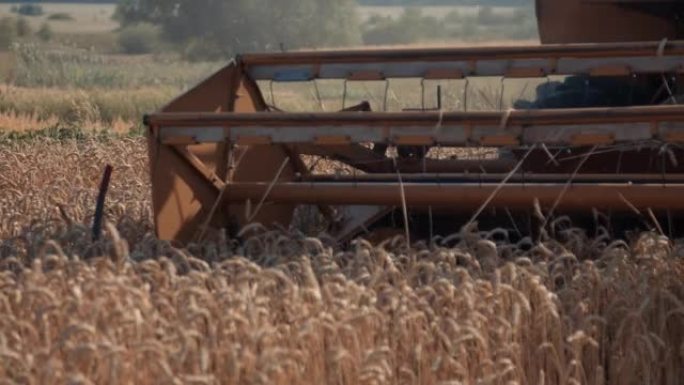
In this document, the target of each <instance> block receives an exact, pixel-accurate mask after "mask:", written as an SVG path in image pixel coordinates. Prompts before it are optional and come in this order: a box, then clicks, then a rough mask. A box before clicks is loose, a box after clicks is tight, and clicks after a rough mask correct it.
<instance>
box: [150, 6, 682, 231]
mask: <svg viewBox="0 0 684 385" xmlns="http://www.w3.org/2000/svg"><path fill="white" fill-rule="evenodd" d="M537 14H538V21H539V27H540V33H541V39H542V43H543V44H542V45H540V46H525V47H496V48H493V47H492V48H465V49H396V50H355V51H314V52H288V53H265V54H250V55H243V56H239V57H237V58H236V59H235V60H234V61H233V62H232V63H230V64H229V65H228V66H227V67H225V68H224V69H222V70H220V71H219V72H218V73H216V74H215V75H213V76H211V77H210V78H209V79H207V80H206V81H204V82H203V83H201V84H199V85H198V86H197V87H195V88H194V89H192V90H190V91H189V92H187V93H186V94H184V95H182V96H180V97H179V98H177V99H176V100H174V101H173V102H171V103H170V104H169V105H168V106H166V107H165V108H163V109H162V110H161V111H160V112H158V113H154V114H150V115H148V116H146V118H145V124H146V125H147V127H148V129H149V131H148V133H149V153H150V154H149V155H150V167H151V177H152V188H153V202H154V214H155V221H156V228H157V233H158V235H159V237H160V238H162V239H168V240H174V241H178V242H181V243H183V242H189V241H196V240H199V239H200V238H202V237H203V236H204V234H207V231H208V230H209V229H212V228H213V229H220V228H228V229H231V230H235V229H239V228H240V227H241V226H244V225H246V224H248V223H252V222H260V223H263V224H265V225H273V224H280V225H282V226H285V227H287V226H288V225H290V224H291V222H292V221H293V218H294V217H296V215H295V210H296V209H297V208H298V207H314V208H317V209H318V210H319V211H320V214H321V216H322V217H323V218H325V219H326V223H327V224H328V226H329V228H328V231H329V233H330V234H332V235H334V236H335V237H337V238H338V239H339V240H345V239H350V238H351V237H353V236H356V235H358V234H362V233H364V232H368V231H373V229H377V228H385V227H391V226H396V227H397V228H399V229H401V231H402V232H403V231H404V229H406V230H407V231H410V232H411V233H412V235H413V236H415V237H419V236H420V237H422V236H431V235H433V234H435V233H445V232H453V231H456V230H458V229H459V227H460V226H462V225H463V224H465V223H469V222H473V221H479V222H480V224H481V225H487V224H491V225H496V226H503V227H507V228H510V229H511V230H512V231H513V233H518V234H525V233H528V232H530V231H531V232H534V231H535V227H536V228H539V227H542V226H544V225H546V224H547V223H546V221H549V220H550V218H557V217H558V216H560V215H565V214H568V215H569V216H570V217H572V218H574V219H575V220H577V221H579V223H584V222H586V223H588V226H591V223H594V224H595V223H596V222H597V221H598V222H600V223H601V224H603V225H605V226H607V227H608V226H613V228H616V229H623V230H626V229H627V227H629V226H631V224H632V223H633V222H639V223H643V222H648V223H649V226H654V227H658V228H659V229H660V230H661V231H663V232H665V233H668V232H676V231H677V228H678V226H677V223H678V221H681V219H682V218H683V217H684V216H683V215H682V213H683V212H684V159H683V158H682V155H684V151H683V150H682V144H684V106H681V105H677V99H678V98H677V96H678V93H681V92H682V90H684V83H683V82H682V75H683V74H684V41H678V40H677V39H679V38H681V37H682V34H683V33H684V25H683V24H682V23H681V21H680V20H681V16H683V15H684V1H673V0H671V1H658V0H652V1H646V0H641V1H640V0H622V1H619V0H563V1H557V0H538V1H537ZM540 212H541V213H540ZM540 214H541V215H540ZM535 218H537V219H535ZM542 218H547V219H542ZM627 218H631V219H633V218H636V221H633V220H631V219H630V220H629V221H626V220H627ZM540 221H541V222H542V223H539V222H540ZM590 222H591V223H590ZM616 231H619V230H616Z"/></svg>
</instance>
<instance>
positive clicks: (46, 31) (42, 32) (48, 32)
mask: <svg viewBox="0 0 684 385" xmlns="http://www.w3.org/2000/svg"><path fill="white" fill-rule="evenodd" d="M36 36H38V38H39V39H40V40H42V41H50V40H52V37H53V36H54V32H53V31H52V27H50V24H49V23H47V22H45V23H43V24H41V26H40V29H39V30H38V32H36Z"/></svg>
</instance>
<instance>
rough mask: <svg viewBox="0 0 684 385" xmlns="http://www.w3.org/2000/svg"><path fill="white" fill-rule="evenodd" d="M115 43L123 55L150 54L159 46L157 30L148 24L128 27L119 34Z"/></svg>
mask: <svg viewBox="0 0 684 385" xmlns="http://www.w3.org/2000/svg"><path fill="white" fill-rule="evenodd" d="M117 41H118V44H119V47H120V48H121V51H122V52H123V53H126V54H131V55H138V54H145V53H150V52H152V51H153V50H154V49H155V47H156V46H157V45H158V44H159V29H158V28H157V27H156V26H154V25H152V24H150V23H138V24H134V25H129V26H126V27H124V28H123V29H122V30H121V31H120V32H119V36H118V39H117Z"/></svg>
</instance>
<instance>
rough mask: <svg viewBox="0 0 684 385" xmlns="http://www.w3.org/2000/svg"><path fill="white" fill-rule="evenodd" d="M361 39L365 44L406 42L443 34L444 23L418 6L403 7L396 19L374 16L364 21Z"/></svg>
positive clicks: (438, 36)
mask: <svg viewBox="0 0 684 385" xmlns="http://www.w3.org/2000/svg"><path fill="white" fill-rule="evenodd" d="M365 27H366V29H365V31H364V34H363V41H364V43H366V44H372V45H380V44H408V43H413V42H417V41H424V40H429V39H436V38H440V37H443V36H444V29H445V27H444V23H443V21H442V20H439V19H437V18H436V17H431V16H425V15H423V13H422V11H421V10H420V9H419V8H405V9H404V12H403V13H402V14H401V16H399V17H398V18H397V19H394V18H392V17H389V16H374V17H372V18H371V19H370V20H369V21H368V22H367V23H366V26H365Z"/></svg>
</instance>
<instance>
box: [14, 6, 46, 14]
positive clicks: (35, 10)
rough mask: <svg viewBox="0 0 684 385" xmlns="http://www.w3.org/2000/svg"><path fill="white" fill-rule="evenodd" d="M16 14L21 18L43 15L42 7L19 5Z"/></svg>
mask: <svg viewBox="0 0 684 385" xmlns="http://www.w3.org/2000/svg"><path fill="white" fill-rule="evenodd" d="M16 13H18V14H20V15H23V16H41V15H42V14H43V6H41V5H40V4H21V5H19V7H17V8H16Z"/></svg>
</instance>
